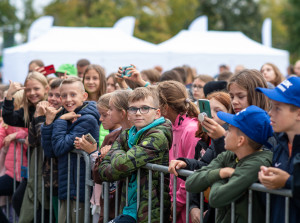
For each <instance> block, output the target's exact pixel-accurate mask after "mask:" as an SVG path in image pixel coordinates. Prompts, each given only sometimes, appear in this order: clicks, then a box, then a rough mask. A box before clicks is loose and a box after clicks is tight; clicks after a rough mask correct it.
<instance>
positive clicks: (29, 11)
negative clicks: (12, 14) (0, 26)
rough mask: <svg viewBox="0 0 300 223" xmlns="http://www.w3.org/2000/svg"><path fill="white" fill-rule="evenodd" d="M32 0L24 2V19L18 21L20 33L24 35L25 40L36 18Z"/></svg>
mask: <svg viewBox="0 0 300 223" xmlns="http://www.w3.org/2000/svg"><path fill="white" fill-rule="evenodd" d="M33 1H34V0H25V1H24V9H25V11H24V19H22V20H21V21H20V30H19V31H20V32H21V33H23V34H24V36H26V38H27V36H28V35H27V34H28V29H29V27H30V26H31V24H32V22H34V20H36V19H37V18H38V15H37V13H36V11H35V10H34V8H33Z"/></svg>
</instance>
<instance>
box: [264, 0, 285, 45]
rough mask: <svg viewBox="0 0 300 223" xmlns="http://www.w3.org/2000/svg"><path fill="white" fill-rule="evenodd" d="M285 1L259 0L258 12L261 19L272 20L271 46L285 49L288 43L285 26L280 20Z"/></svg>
mask: <svg viewBox="0 0 300 223" xmlns="http://www.w3.org/2000/svg"><path fill="white" fill-rule="evenodd" d="M285 5H286V0H260V1H259V6H260V12H261V14H262V17H263V19H265V18H271V19H272V46H273V47H275V48H279V49H286V48H287V42H288V33H287V26H286V24H285V23H284V21H283V20H282V14H283V12H284V8H285Z"/></svg>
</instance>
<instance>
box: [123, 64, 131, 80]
mask: <svg viewBox="0 0 300 223" xmlns="http://www.w3.org/2000/svg"><path fill="white" fill-rule="evenodd" d="M131 67H133V66H132V65H131V66H125V67H122V77H124V76H127V77H130V76H131V74H128V72H129V71H131V70H128V68H131Z"/></svg>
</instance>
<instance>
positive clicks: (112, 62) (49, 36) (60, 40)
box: [3, 21, 161, 83]
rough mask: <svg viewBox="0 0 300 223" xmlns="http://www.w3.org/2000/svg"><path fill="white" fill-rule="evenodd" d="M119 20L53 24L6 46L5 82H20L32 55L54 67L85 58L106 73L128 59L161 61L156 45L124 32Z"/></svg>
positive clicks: (139, 62)
mask: <svg viewBox="0 0 300 223" xmlns="http://www.w3.org/2000/svg"><path fill="white" fill-rule="evenodd" d="M131 22H132V21H131ZM118 24H119V23H116V25H115V27H113V28H91V27H82V28H79V27H55V26H53V27H51V28H50V29H49V30H48V31H47V32H45V33H44V34H43V35H40V36H39V37H37V38H35V39H33V40H31V41H30V42H28V43H25V44H22V45H20V46H16V47H11V48H7V49H5V50H4V53H3V78H4V82H5V83H8V80H13V81H18V82H23V81H24V79H25V77H26V74H27V70H28V64H29V62H30V61H31V60H33V59H41V60H42V61H43V62H44V63H45V65H49V64H54V66H55V67H56V68H57V67H58V66H60V65H61V64H63V63H71V64H76V62H77V60H79V59H82V58H86V59H88V60H90V61H91V62H92V63H95V64H100V65H102V66H103V67H104V68H105V69H106V71H107V73H110V72H113V71H114V72H116V71H117V70H118V67H119V66H126V65H130V64H131V63H134V64H136V65H138V67H139V68H141V69H144V68H149V67H151V66H155V65H157V63H158V62H160V61H161V59H159V57H160V54H159V52H160V50H159V49H158V47H157V46H156V45H154V44H152V43H149V42H146V41H143V40H140V39H138V38H135V37H133V36H132V35H131V34H130V33H132V29H131V28H130V27H129V28H128V30H129V33H125V32H124V31H122V29H121V28H119V27H118V26H120V25H118ZM133 24H134V22H133ZM125 25H126V24H125ZM127 25H128V24H127ZM121 26H122V24H121ZM123 26H124V24H123Z"/></svg>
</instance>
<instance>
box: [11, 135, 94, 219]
mask: <svg viewBox="0 0 300 223" xmlns="http://www.w3.org/2000/svg"><path fill="white" fill-rule="evenodd" d="M17 143H20V144H21V166H23V145H24V143H25V139H18V140H15V146H14V179H13V182H14V183H13V193H15V192H16V189H17V188H16V186H17V180H16V173H17V172H18V171H20V172H21V170H17V167H16V158H17V154H16V145H17ZM32 150H34V151H33V153H34V156H33V159H34V167H33V168H34V176H33V178H34V201H33V203H34V205H33V206H34V208H33V215H34V219H33V221H34V223H36V222H37V218H38V216H37V210H38V208H39V207H40V208H41V216H40V217H41V219H40V222H42V223H44V222H45V221H46V222H48V219H45V199H47V198H46V195H45V184H44V178H43V177H41V185H42V186H41V191H38V183H39V182H38V171H41V170H38V159H39V157H38V156H39V154H38V153H39V152H42V159H41V160H43V159H44V152H43V150H41V151H38V149H37V148H33V149H31V150H30V147H28V149H27V161H28V163H27V177H28V178H29V177H32V176H30V171H29V170H30V168H32V167H31V165H30V162H32V161H31V159H30V158H31V152H32ZM71 153H73V154H77V176H76V177H77V179H76V181H77V187H76V197H77V198H79V194H80V193H79V192H80V191H79V185H80V169H81V166H80V158H81V157H82V158H83V159H84V162H85V191H84V194H85V196H84V197H85V199H84V222H87V223H88V222H90V195H91V187H92V186H93V185H94V182H93V180H92V179H91V164H90V157H89V155H88V154H87V153H86V152H84V151H83V150H75V149H74V150H73V151H72V152H71ZM71 153H68V164H67V165H68V182H67V183H68V184H67V188H68V190H67V218H66V219H67V222H69V221H70V163H71V161H70V156H71ZM39 161H40V160H39ZM21 181H22V177H21ZM21 181H20V182H21ZM53 181H54V179H53V158H51V159H50V185H51V186H50V195H49V222H55V221H54V220H53V200H52V197H53ZM40 192H41V194H42V200H41V203H39V201H38V194H39V193H40ZM59 207H60V204H59V205H58V208H59ZM77 210H79V199H76V223H78V222H79V218H78V211H77ZM59 211H60V210H59ZM59 211H58V213H59ZM9 215H10V213H9V201H8V199H7V201H6V216H7V217H9ZM12 216H13V222H14V223H15V222H17V220H16V213H15V212H13V213H12ZM58 216H59V214H58Z"/></svg>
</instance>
